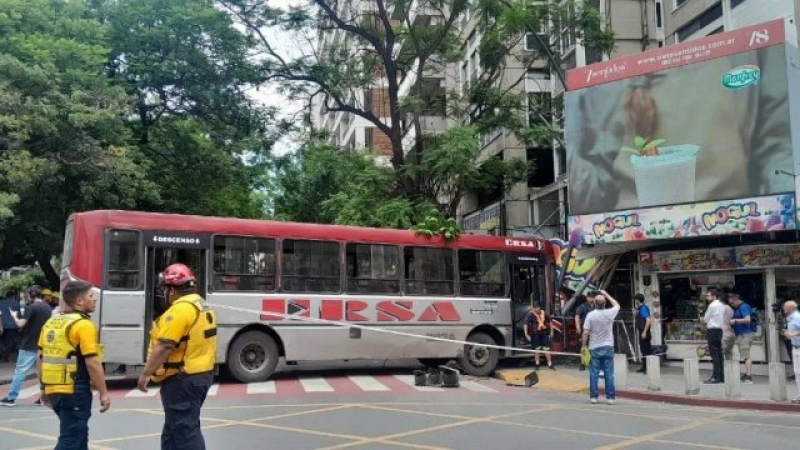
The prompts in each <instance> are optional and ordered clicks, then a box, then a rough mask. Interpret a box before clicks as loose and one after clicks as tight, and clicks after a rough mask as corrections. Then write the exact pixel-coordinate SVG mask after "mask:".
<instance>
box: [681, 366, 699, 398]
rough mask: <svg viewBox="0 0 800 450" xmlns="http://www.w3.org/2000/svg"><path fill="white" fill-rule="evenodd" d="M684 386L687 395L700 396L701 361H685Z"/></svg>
mask: <svg viewBox="0 0 800 450" xmlns="http://www.w3.org/2000/svg"><path fill="white" fill-rule="evenodd" d="M683 385H684V388H685V392H686V395H700V361H699V360H697V359H696V358H695V359H684V360H683Z"/></svg>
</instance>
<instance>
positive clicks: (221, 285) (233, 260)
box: [213, 236, 276, 292]
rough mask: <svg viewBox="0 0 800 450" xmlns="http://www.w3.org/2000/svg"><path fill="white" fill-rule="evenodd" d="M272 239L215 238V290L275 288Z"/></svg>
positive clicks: (269, 290) (264, 289) (265, 290)
mask: <svg viewBox="0 0 800 450" xmlns="http://www.w3.org/2000/svg"><path fill="white" fill-rule="evenodd" d="M275 273H276V264H275V240H274V239H255V238H245V237H232V236H215V237H214V275H213V276H214V279H213V283H214V290H217V291H255V292H272V291H274V290H275V287H276V284H275Z"/></svg>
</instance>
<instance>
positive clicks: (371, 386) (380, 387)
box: [347, 375, 391, 392]
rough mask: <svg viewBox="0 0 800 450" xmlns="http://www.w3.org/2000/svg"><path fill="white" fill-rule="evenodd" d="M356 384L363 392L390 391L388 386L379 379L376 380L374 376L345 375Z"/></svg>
mask: <svg viewBox="0 0 800 450" xmlns="http://www.w3.org/2000/svg"><path fill="white" fill-rule="evenodd" d="M347 378H349V379H350V381H352V382H353V383H355V384H356V386H358V387H359V388H361V390H362V391H365V392H378V391H383V392H385V391H390V390H391V389H389V387H388V386H386V385H385V384H383V383H381V382H380V381H378V380H376V379H375V378H374V377H371V376H369V375H352V376H349V377H347Z"/></svg>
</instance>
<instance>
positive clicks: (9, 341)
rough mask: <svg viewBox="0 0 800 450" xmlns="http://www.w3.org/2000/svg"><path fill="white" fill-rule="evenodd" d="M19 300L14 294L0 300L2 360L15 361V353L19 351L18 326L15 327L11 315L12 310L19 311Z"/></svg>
mask: <svg viewBox="0 0 800 450" xmlns="http://www.w3.org/2000/svg"><path fill="white" fill-rule="evenodd" d="M19 310H20V306H19V301H18V300H17V298H16V295H15V294H12V295H11V296H10V297H7V298H6V299H5V300H0V326H2V329H3V332H2V333H1V334H0V339H1V340H2V344H3V354H2V361H3V362H9V361H10V362H16V360H17V354H18V353H19V344H20V336H19V328H18V327H17V324H16V322H14V318H13V317H11V312H12V311H15V312H16V311H19Z"/></svg>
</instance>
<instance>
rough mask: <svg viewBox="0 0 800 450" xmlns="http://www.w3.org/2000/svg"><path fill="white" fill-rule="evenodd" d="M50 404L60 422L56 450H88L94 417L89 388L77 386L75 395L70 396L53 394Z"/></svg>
mask: <svg viewBox="0 0 800 450" xmlns="http://www.w3.org/2000/svg"><path fill="white" fill-rule="evenodd" d="M50 403H51V404H52V405H53V411H54V412H55V413H56V415H57V416H58V420H59V422H60V429H59V435H58V443H57V444H56V448H55V450H88V449H89V418H90V417H91V416H92V391H91V389H89V386H88V385H79V386H76V387H75V393H74V394H70V395H67V394H52V395H50Z"/></svg>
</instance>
